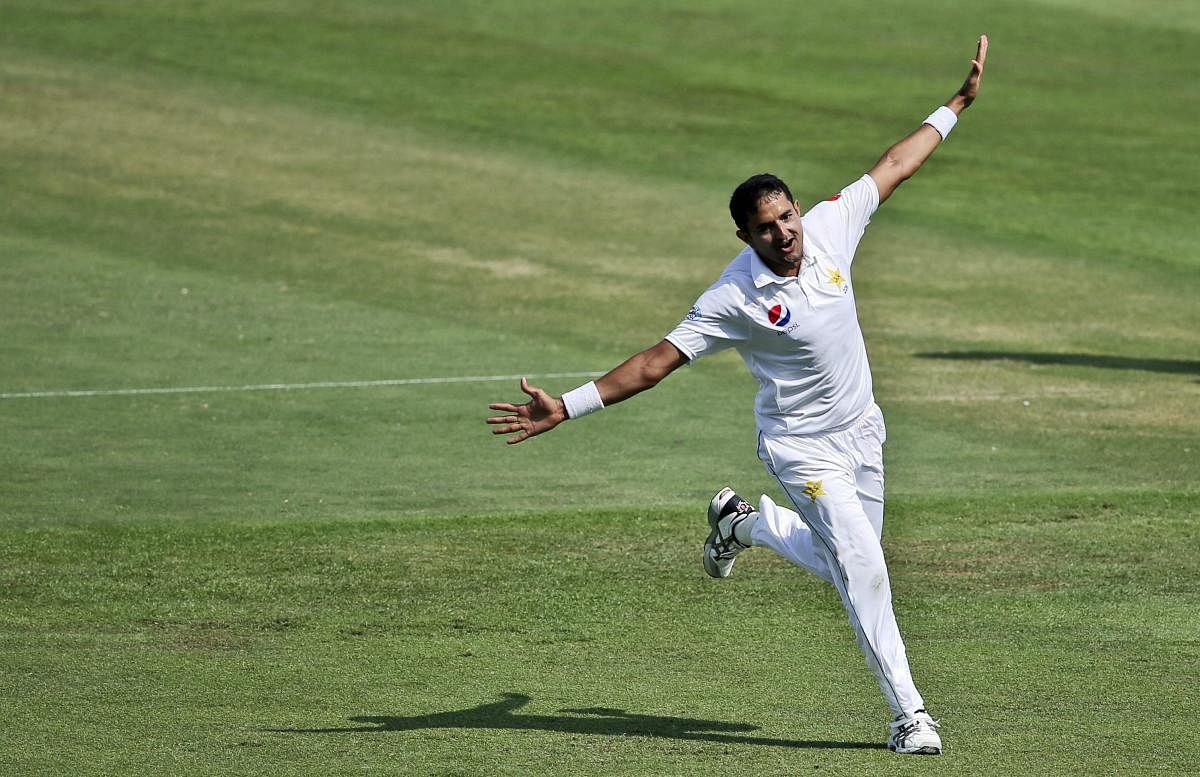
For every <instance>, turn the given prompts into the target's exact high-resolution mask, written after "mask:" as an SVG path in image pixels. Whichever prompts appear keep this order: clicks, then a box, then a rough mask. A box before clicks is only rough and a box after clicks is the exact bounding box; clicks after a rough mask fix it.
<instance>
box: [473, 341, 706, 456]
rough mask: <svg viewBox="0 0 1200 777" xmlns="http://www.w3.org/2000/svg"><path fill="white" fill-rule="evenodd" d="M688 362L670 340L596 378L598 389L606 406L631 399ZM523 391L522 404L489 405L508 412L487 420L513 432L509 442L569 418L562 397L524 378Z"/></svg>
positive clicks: (499, 430)
mask: <svg viewBox="0 0 1200 777" xmlns="http://www.w3.org/2000/svg"><path fill="white" fill-rule="evenodd" d="M686 363H687V357H686V356H684V355H683V354H682V353H680V352H679V349H678V348H676V347H675V346H674V345H671V343H670V342H668V341H666V340H661V341H659V342H658V343H657V344H656V345H653V346H651V347H650V348H647V349H646V350H644V351H642V352H641V353H637V354H634V355H633V356H630V357H629V358H628V359H626V360H625V361H624V362H622V363H621V364H620V365H618V366H617V367H615V368H613V369H612V370H611V371H609V372H608V374H606V375H605V376H604V377H602V378H599V379H597V380H596V390H597V391H599V393H600V399H601V401H602V402H603V403H604V406H605V407H608V406H609V405H613V404H616V403H617V402H621V401H623V400H626V399H629V398H630V397H632V396H633V395H634V394H638V393H641V392H643V391H645V390H646V389H648V388H653V387H654V386H657V385H658V382H659V381H661V380H662V379H663V378H665V377H667V376H668V375H670V374H671V373H672V372H674V371H675V370H677V369H678V368H679V367H681V366H683V365H684V364H686ZM521 391H524V392H525V393H526V394H528V395H529V401H528V402H526V403H524V404H522V405H514V404H512V403H510V402H493V403H492V404H490V405H488V407H489V408H491V409H492V410H499V411H501V412H502V413H506V414H507V415H500V416H493V417H491V418H489V419H488V420H487V422H488V423H489V424H492V425H493V426H495V427H496V428H495V429H493V430H492V434H511V435H513V436H512V437H510V438H508V440H507V442H508V444H509V445H513V444H515V443H519V442H522V441H524V440H528V439H529V438H530V437H533V436H535V435H539V434H541V433H542V432H548V431H550V430H551V429H553V428H554V427H556V426H558V425H559V424H561V423H562V422H563V421H566V420H567V419H568V416H567V408H566V405H564V404H563V401H562V397H554V396H551V395H550V394H547V393H546V392H545V391H543V390H542V389H540V388H537V387H536V386H530V385H529V382H528V381H527V380H525V379H524V378H521Z"/></svg>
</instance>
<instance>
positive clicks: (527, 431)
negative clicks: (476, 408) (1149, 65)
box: [487, 378, 567, 445]
mask: <svg viewBox="0 0 1200 777" xmlns="http://www.w3.org/2000/svg"><path fill="white" fill-rule="evenodd" d="M521 391H524V392H525V393H526V394H528V395H529V401H528V402H526V403H525V404H523V405H514V404H512V403H510V402H493V403H492V404H490V405H488V407H489V408H490V409H492V410H499V411H501V412H504V413H508V414H509V415H500V416H492V417H491V418H489V419H488V420H487V422H488V423H489V424H492V425H494V426H495V427H496V428H495V429H493V430H492V434H512V435H513V436H512V437H510V438H508V440H506V442H507V443H508V444H509V445H515V444H516V443H519V442H522V441H524V440H528V439H529V438H530V437H533V436H535V435H538V434H541V433H542V432H548V431H550V430H551V429H553V428H554V427H556V426H558V425H559V424H561V423H562V422H563V421H565V420H567V411H566V408H565V407H564V406H563V403H562V400H560V399H556V398H555V397H552V396H550V395H549V394H547V393H546V392H545V391H542V390H541V389H540V388H537V387H536V386H530V385H529V381H527V380H525V379H524V378H521Z"/></svg>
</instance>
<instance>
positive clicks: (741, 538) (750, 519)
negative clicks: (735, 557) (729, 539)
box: [733, 510, 758, 548]
mask: <svg viewBox="0 0 1200 777" xmlns="http://www.w3.org/2000/svg"><path fill="white" fill-rule="evenodd" d="M757 521H758V511H757V510H755V511H754V512H752V513H750V514H749V515H747V516H746V517H745V518H743V519H742V520H740V521H738V522H737V523H735V524H734V525H733V538H734V539H735V540H737V541H738V542H740V543H741V544H743V545H745V546H746V547H747V548H748V547H750V546H751V545H753V544H754V541H753V540H751V539H750V535H751V534H753V533H754V524H755V523H756V522H757Z"/></svg>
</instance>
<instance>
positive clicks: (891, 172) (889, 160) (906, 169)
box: [880, 149, 920, 184]
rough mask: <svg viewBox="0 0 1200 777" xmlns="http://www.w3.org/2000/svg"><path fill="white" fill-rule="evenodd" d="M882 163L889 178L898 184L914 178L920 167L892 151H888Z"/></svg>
mask: <svg viewBox="0 0 1200 777" xmlns="http://www.w3.org/2000/svg"><path fill="white" fill-rule="evenodd" d="M880 162H881V165H882V167H883V168H884V169H885V170H887V172H888V177H889V178H891V179H892V180H894V181H895V182H896V183H897V184H899V183H901V182H902V181H907V180H908V179H909V178H912V177H913V174H915V173H916V172H917V169H918V168H919V167H920V165H919V164H917V163H916V162H915V161H914V160H912V159H907V158H905V157H902V156H900V155H899V154H896V153H895V152H894V151H892V150H891V149H888V152H887V153H886V154H884V155H883V159H881V160H880Z"/></svg>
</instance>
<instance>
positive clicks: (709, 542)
mask: <svg viewBox="0 0 1200 777" xmlns="http://www.w3.org/2000/svg"><path fill="white" fill-rule="evenodd" d="M726 491H728V492H729V493H730V494H733V495H734V496H737V494H734V492H733V489H732V488H730V487H729V486H726V487H725V488H722V489H721V490H720V491H718V492H717V495H716V496H714V497H713V498H712V501H710V502H709V503H708V526H709V528H710V529H711V531H710V532H709V533H708V539H706V540H705V541H704V555H703V557H702V558H701V561H702V562H703V563H704V571H705V572H707V573H708V576H709V577H715V578H716V579H718V580H722V579H724V578H726V577H729V573H730V572H731V571H732V570H733V564H730V565H729V568H728V569H726V570H725V574H721V570H720V568H719V567H718V566H717V562H716V561H715V560H713V559H712V558H711V557H710V555H709V551H710V550H712V546H713V543H715V542H716V541H717V538H718V536H719V535H720V533H719V532H718V531H717V523H718V522H719V521H720V518H719V515H720V508H719V507H718V505H720V503H721V497H722V496H724V495H725V492H726Z"/></svg>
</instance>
